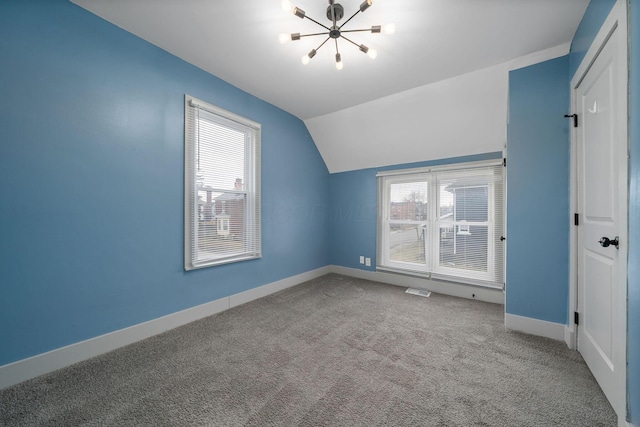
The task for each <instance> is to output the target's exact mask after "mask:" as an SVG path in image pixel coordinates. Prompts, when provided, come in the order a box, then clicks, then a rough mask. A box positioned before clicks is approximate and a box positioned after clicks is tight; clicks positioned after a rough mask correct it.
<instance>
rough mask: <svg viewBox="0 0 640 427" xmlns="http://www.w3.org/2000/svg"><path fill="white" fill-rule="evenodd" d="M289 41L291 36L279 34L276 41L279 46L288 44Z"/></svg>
mask: <svg viewBox="0 0 640 427" xmlns="http://www.w3.org/2000/svg"><path fill="white" fill-rule="evenodd" d="M290 40H291V34H285V33H281V34H280V35H279V36H278V41H279V42H280V44H285V43H287V42H288V41H290Z"/></svg>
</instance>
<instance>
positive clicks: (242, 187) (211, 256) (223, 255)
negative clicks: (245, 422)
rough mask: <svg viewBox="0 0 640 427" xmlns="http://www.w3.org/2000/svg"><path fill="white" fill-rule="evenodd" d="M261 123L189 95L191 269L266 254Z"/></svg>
mask: <svg viewBox="0 0 640 427" xmlns="http://www.w3.org/2000/svg"><path fill="white" fill-rule="evenodd" d="M260 222H261V221H260V125H259V124H257V123H255V122H252V121H250V120H248V119H245V118H243V117H241V116H238V115H235V114H233V113H230V112H228V111H225V110H222V109H220V108H217V107H215V106H213V105H210V104H207V103H205V102H203V101H199V100H197V99H195V98H193V97H189V96H187V97H186V98H185V269H187V270H191V269H194V268H201V267H206V266H211V265H217V264H222V263H228V262H235V261H240V260H245V259H252V258H257V257H260V256H261V236H260V235H261V230H260Z"/></svg>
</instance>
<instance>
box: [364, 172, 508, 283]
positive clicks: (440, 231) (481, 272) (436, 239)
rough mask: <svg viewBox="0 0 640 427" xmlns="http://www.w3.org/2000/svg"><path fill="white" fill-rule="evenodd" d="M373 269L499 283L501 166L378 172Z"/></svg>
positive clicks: (501, 266) (501, 268)
mask: <svg viewBox="0 0 640 427" xmlns="http://www.w3.org/2000/svg"><path fill="white" fill-rule="evenodd" d="M378 187H379V193H380V194H379V214H378V266H377V268H378V269H379V270H387V271H395V272H401V273H411V274H416V275H420V276H425V277H429V278H434V279H442V280H449V281H456V282H462V283H469V284H476V285H484V286H491V287H500V288H502V286H503V275H504V247H503V246H504V243H503V240H504V239H503V238H502V236H503V230H504V227H503V217H504V212H503V193H504V189H503V180H502V163H501V162H494V163H486V162H481V163H469V164H458V165H450V166H447V167H438V168H426V169H412V170H405V171H389V172H381V173H379V174H378Z"/></svg>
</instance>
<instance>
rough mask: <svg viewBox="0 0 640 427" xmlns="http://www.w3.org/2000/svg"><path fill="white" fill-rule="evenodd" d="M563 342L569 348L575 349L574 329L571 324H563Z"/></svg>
mask: <svg viewBox="0 0 640 427" xmlns="http://www.w3.org/2000/svg"><path fill="white" fill-rule="evenodd" d="M564 342H565V343H566V344H567V347H569V348H570V349H571V350H575V349H576V329H575V328H574V326H573V325H571V326H569V325H565V326H564Z"/></svg>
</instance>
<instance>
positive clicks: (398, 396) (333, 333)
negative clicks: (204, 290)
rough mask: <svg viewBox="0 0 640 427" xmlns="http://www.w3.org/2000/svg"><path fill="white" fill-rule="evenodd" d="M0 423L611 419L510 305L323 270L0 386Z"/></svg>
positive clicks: (574, 368) (584, 382) (576, 358)
mask: <svg viewBox="0 0 640 427" xmlns="http://www.w3.org/2000/svg"><path fill="white" fill-rule="evenodd" d="M0 425H3V426H5V425H11V426H13V425H20V426H24V425H60V426H72V425H101V426H103V425H114V426H121V425H131V426H139V425H154V426H155V425H171V426H184V425H211V426H243V425H246V426H326V425H344V426H376V425H377V426H409V425H411V426H472V425H483V426H614V425H616V418H615V414H614V412H613V410H612V409H611V407H610V406H609V404H608V403H607V401H606V399H605V397H604V395H603V394H602V392H601V391H600V389H599V388H598V385H597V384H596V382H595V380H594V379H593V377H592V375H591V373H590V372H589V370H588V369H587V367H586V365H585V364H584V362H583V360H582V358H581V357H580V355H579V354H578V353H577V352H575V351H571V350H569V349H568V348H567V347H566V346H565V344H564V343H562V342H556V341H552V340H548V339H543V338H537V337H532V336H527V335H524V334H519V333H514V332H509V331H506V330H505V329H504V326H503V307H502V306H499V305H494V304H487V303H482V302H478V301H469V300H464V299H458V298H453V297H447V296H442V295H437V294H432V295H431V297H430V298H423V297H419V296H412V295H408V294H405V293H404V288H399V287H395V286H389V285H384V284H380V283H374V282H367V281H364V280H358V279H352V278H348V277H344V276H339V275H328V276H324V277H322V278H319V279H316V280H313V281H310V282H307V283H304V284H302V285H299V286H296V287H294V288H291V289H288V290H285V291H282V292H279V293H277V294H274V295H271V296H269V297H266V298H263V299H261V300H258V301H254V302H252V303H249V304H246V305H244V306H240V307H236V308H234V309H232V310H229V311H226V312H224V313H221V314H218V315H216V316H212V317H209V318H206V319H203V320H201V321H198V322H194V323H192V324H189V325H186V326H184V327H181V328H178V329H174V330H172V331H169V332H167V333H165V334H162V335H159V336H156V337H153V338H150V339H148V340H145V341H142V342H139V343H136V344H133V345H131V346H128V347H125V348H123V349H120V350H116V351H114V352H112V353H109V354H106V355H103V356H100V357H97V358H95V359H92V360H89V361H86V362H83V363H80V364H78V365H75V366H72V367H70V368H67V369H63V370H60V371H58V372H55V373H52V374H49V375H46V376H43V377H40V378H37V379H35V380H32V381H29V382H26V383H23V384H20V385H18V386H15V387H12V388H9V389H5V390H2V391H0Z"/></svg>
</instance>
